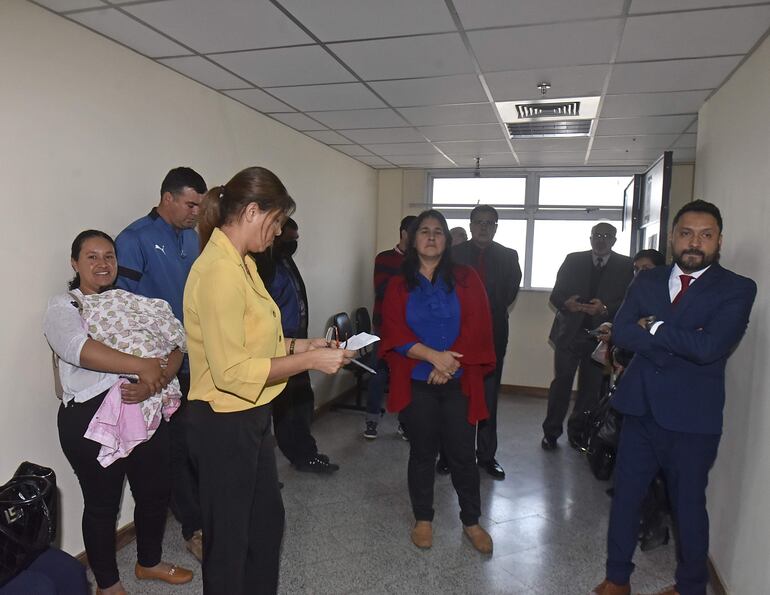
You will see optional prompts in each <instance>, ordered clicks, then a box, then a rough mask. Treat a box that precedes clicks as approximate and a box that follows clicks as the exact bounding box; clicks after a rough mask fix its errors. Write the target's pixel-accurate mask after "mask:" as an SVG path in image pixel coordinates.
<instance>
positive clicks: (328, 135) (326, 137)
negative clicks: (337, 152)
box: [305, 130, 350, 145]
mask: <svg viewBox="0 0 770 595" xmlns="http://www.w3.org/2000/svg"><path fill="white" fill-rule="evenodd" d="M305 134H307V135H308V136H312V137H313V138H314V139H316V140H318V141H321V142H322V143H325V144H327V145H333V144H337V145H349V144H350V139H347V138H345V137H344V136H342V135H341V134H338V133H336V132H334V131H333V130H319V131H311V132H306V133H305Z"/></svg>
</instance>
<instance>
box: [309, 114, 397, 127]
mask: <svg viewBox="0 0 770 595" xmlns="http://www.w3.org/2000/svg"><path fill="white" fill-rule="evenodd" d="M308 115H309V116H312V117H313V118H315V119H316V120H318V121H319V122H323V123H324V124H326V125H327V126H328V127H329V128H336V129H339V130H346V129H351V128H391V127H401V126H406V125H407V124H408V123H407V122H405V121H404V119H403V118H402V117H401V116H399V115H398V114H397V113H396V112H394V111H393V110H392V109H360V110H348V111H333V112H310V113H309V114H308Z"/></svg>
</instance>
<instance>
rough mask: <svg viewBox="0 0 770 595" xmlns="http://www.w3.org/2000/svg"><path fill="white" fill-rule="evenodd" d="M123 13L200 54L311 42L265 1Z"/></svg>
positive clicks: (221, 0) (179, 1) (202, 0)
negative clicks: (129, 14)
mask: <svg viewBox="0 0 770 595" xmlns="http://www.w3.org/2000/svg"><path fill="white" fill-rule="evenodd" d="M124 10H126V11H128V12H130V13H131V14H133V15H136V16H137V17H139V18H140V19H142V20H143V21H145V22H147V23H152V25H153V27H155V28H156V29H159V30H161V31H163V32H164V33H167V34H168V35H170V36H171V37H173V38H174V39H177V40H179V41H180V42H181V43H184V44H185V45H187V46H189V47H191V48H193V49H195V50H196V51H198V52H201V53H209V52H229V51H234V50H250V49H257V48H266V47H279V46H285V45H295V44H301V43H311V42H312V40H311V39H310V37H308V36H307V35H306V34H305V33H304V32H303V31H302V30H301V29H300V28H299V27H297V25H295V24H294V23H293V22H292V21H291V20H290V19H289V18H288V17H287V16H286V15H284V14H283V13H282V12H281V11H279V10H278V9H277V8H276V7H275V6H273V4H272V3H271V2H269V1H268V0H249V1H248V2H245V1H244V0H217V1H216V2H211V1H210V0H169V1H168V2H150V3H147V4H136V5H133V6H126V7H125V8H124ZM167 55H168V54H167Z"/></svg>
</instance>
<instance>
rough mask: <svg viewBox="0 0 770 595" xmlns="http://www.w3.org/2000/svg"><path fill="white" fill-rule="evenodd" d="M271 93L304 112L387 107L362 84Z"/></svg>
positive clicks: (305, 87) (282, 88)
mask: <svg viewBox="0 0 770 595" xmlns="http://www.w3.org/2000/svg"><path fill="white" fill-rule="evenodd" d="M270 92H271V93H273V94H274V95H276V96H277V97H279V98H280V99H282V100H283V101H285V102H287V103H289V104H291V105H293V106H295V107H296V108H297V109H300V110H302V111H303V112H309V111H320V110H346V109H359V108H367V107H385V104H384V103H383V102H382V101H380V100H379V99H378V98H377V96H376V95H375V94H374V93H372V92H371V91H370V90H369V89H367V88H366V87H365V86H364V85H362V84H361V83H343V84H338V85H314V86H299V87H281V88H277V89H271V91H270Z"/></svg>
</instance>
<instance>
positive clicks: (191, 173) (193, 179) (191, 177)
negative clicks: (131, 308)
mask: <svg viewBox="0 0 770 595" xmlns="http://www.w3.org/2000/svg"><path fill="white" fill-rule="evenodd" d="M185 188H192V189H193V190H195V192H197V193H198V194H206V191H207V190H208V188H206V182H205V181H204V180H203V177H202V176H201V175H200V174H199V173H198V172H197V171H195V170H194V169H192V168H190V167H175V168H174V169H172V170H171V171H170V172H168V173H167V174H166V177H165V178H163V182H162V183H161V185H160V195H161V196H163V195H164V194H165V193H166V192H170V193H171V194H177V193H179V192H182V191H183V190H184V189H185Z"/></svg>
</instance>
